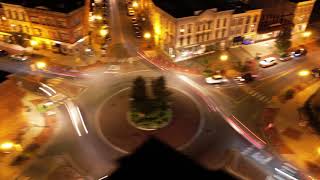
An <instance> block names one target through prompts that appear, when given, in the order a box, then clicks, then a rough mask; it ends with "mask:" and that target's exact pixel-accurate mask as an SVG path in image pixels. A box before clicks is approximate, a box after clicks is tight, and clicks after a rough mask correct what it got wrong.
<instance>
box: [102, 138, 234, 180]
mask: <svg viewBox="0 0 320 180" xmlns="http://www.w3.org/2000/svg"><path fill="white" fill-rule="evenodd" d="M118 162H119V165H120V166H119V167H118V169H117V170H116V171H115V172H113V173H112V174H111V175H110V176H109V177H107V178H105V179H104V180H123V179H139V180H144V179H148V180H150V179H153V180H157V179H161V180H164V179H199V180H214V179H227V180H236V179H238V178H236V177H234V176H232V175H231V174H229V173H227V172H225V171H223V170H216V171H212V170H208V169H206V168H204V167H202V166H201V165H200V164H198V163H197V162H195V161H194V160H192V159H190V158H189V157H187V156H186V155H184V154H182V153H180V152H178V151H176V150H175V149H173V148H171V147H170V146H168V145H166V144H164V143H162V142H161V141H160V140H157V139H154V138H151V139H149V140H148V141H146V142H145V143H143V144H142V145H141V146H140V147H139V148H138V149H137V150H136V151H135V152H133V153H132V154H130V155H128V156H125V157H122V158H121V159H119V160H118Z"/></svg>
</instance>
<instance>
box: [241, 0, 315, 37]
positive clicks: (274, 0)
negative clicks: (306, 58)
mask: <svg viewBox="0 0 320 180" xmlns="http://www.w3.org/2000/svg"><path fill="white" fill-rule="evenodd" d="M245 2H246V3H247V4H249V5H250V6H252V7H254V8H260V9H263V12H262V15H261V21H260V24H259V28H258V34H259V36H258V37H257V40H265V39H270V38H275V37H276V36H277V35H278V34H279V32H280V30H281V29H282V28H284V27H287V26H289V25H290V26H292V34H297V33H302V32H304V31H305V30H306V28H307V26H308V23H309V19H310V15H311V12H312V10H313V6H314V4H315V0H245Z"/></svg>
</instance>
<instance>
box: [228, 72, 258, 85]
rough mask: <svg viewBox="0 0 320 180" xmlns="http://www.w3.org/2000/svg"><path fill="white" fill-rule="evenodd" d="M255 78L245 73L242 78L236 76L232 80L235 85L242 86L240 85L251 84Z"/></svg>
mask: <svg viewBox="0 0 320 180" xmlns="http://www.w3.org/2000/svg"><path fill="white" fill-rule="evenodd" d="M256 77H257V75H253V74H251V73H245V74H243V75H242V76H238V77H235V78H233V79H234V80H235V81H236V82H237V83H239V84H242V83H246V82H251V81H253V80H254V79H255V78H256Z"/></svg>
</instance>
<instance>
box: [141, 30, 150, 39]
mask: <svg viewBox="0 0 320 180" xmlns="http://www.w3.org/2000/svg"><path fill="white" fill-rule="evenodd" d="M143 37H144V38H145V39H150V38H151V33H149V32H146V33H144V35H143Z"/></svg>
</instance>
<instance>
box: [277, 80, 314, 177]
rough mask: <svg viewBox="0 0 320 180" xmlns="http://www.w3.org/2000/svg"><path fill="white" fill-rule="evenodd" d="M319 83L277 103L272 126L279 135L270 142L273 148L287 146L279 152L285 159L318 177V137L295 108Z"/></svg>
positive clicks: (301, 104) (302, 102) (299, 105)
mask: <svg viewBox="0 0 320 180" xmlns="http://www.w3.org/2000/svg"><path fill="white" fill-rule="evenodd" d="M319 87H320V83H315V84H313V85H311V86H309V87H308V88H306V89H304V90H303V91H301V92H299V93H298V94H297V95H296V96H295V97H294V99H292V100H290V101H288V102H287V103H285V104H280V103H278V105H279V108H280V109H279V111H278V113H277V115H276V117H275V121H274V127H275V130H276V132H277V133H276V134H273V136H279V137H278V138H273V141H272V142H271V144H272V146H275V145H276V146H281V147H274V148H275V149H278V150H279V149H281V148H282V147H283V146H287V147H286V148H289V149H287V151H286V152H284V151H282V152H279V153H280V154H281V155H282V156H283V157H284V158H285V159H287V160H289V161H290V162H293V163H294V164H296V165H297V166H298V167H300V168H301V169H303V170H304V171H305V172H308V173H310V174H311V175H313V176H316V177H318V178H320V166H319V160H320V158H319V156H320V154H318V152H317V150H318V148H319V147H320V137H319V135H316V134H315V133H314V132H313V130H312V128H310V127H308V126H305V125H304V124H305V123H304V121H303V120H302V119H301V116H300V115H299V112H298V111H297V109H298V108H299V107H302V106H303V104H304V102H305V101H306V100H307V99H308V98H309V97H310V95H312V94H313V93H314V92H315V91H316V90H317V89H318V88H319ZM274 139H278V140H280V141H282V143H284V144H282V143H279V142H275V141H274Z"/></svg>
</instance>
